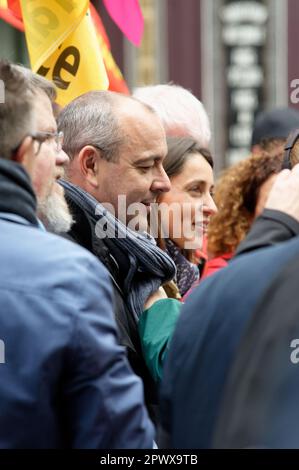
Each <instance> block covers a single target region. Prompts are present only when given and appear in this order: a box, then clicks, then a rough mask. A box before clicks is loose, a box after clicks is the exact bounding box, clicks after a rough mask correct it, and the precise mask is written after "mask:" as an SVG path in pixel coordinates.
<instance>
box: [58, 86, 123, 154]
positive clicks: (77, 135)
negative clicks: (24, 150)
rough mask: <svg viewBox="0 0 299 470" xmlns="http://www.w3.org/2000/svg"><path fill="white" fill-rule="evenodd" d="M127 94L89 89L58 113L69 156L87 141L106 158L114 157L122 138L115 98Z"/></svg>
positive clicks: (65, 147) (76, 152) (59, 125)
mask: <svg viewBox="0 0 299 470" xmlns="http://www.w3.org/2000/svg"><path fill="white" fill-rule="evenodd" d="M120 97H121V98H127V97H125V96H122V95H118V94H117V93H113V92H109V91H90V92H88V93H85V94H84V95H81V96H79V97H78V98H76V99H75V100H73V101H72V102H71V103H69V104H68V105H67V106H66V107H65V108H64V109H63V110H62V111H61V113H60V114H59V116H58V129H59V130H60V131H63V132H64V143H63V149H64V151H65V152H66V153H67V154H68V156H69V157H70V159H71V160H72V159H74V157H75V156H76V155H77V154H78V153H79V152H80V150H81V149H82V148H83V147H85V146H86V145H92V146H93V147H96V148H98V149H99V150H101V152H102V157H103V158H104V159H106V160H108V161H117V160H118V156H119V147H120V145H121V144H122V143H123V142H124V136H123V132H122V128H121V125H120V123H119V120H118V119H117V112H116V111H115V106H117V100H118V99H120Z"/></svg>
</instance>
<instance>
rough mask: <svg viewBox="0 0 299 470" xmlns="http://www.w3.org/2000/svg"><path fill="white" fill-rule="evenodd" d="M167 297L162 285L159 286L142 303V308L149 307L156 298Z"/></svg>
mask: <svg viewBox="0 0 299 470" xmlns="http://www.w3.org/2000/svg"><path fill="white" fill-rule="evenodd" d="M162 299H167V295H166V292H165V290H164V289H163V287H159V289H158V290H157V291H156V292H154V293H153V294H152V295H150V296H149V298H148V299H147V301H146V302H145V304H144V310H147V309H148V308H150V307H151V306H152V305H153V304H154V303H155V302H157V300H162Z"/></svg>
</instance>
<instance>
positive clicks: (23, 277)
mask: <svg viewBox="0 0 299 470" xmlns="http://www.w3.org/2000/svg"><path fill="white" fill-rule="evenodd" d="M28 74H30V72H29V71H28V72H26V71H25V72H24V71H22V70H20V68H19V67H16V66H12V65H10V64H9V63H5V62H3V61H0V80H2V81H3V82H4V85H5V101H4V103H2V104H0V142H1V154H0V259H1V262H0V279H1V285H0V305H1V307H0V310H1V315H0V339H1V345H2V354H1V362H0V403H1V405H0V422H1V426H0V448H1V449H5V448H6V449H17V448H22V449H24V448H31V449H32V448H95V449H99V448H104V449H111V448H151V447H152V444H153V437H154V432H153V426H152V424H151V422H150V420H149V418H148V415H147V412H146V409H145V406H144V399H143V389H142V384H141V381H140V380H139V379H138V378H137V377H136V376H135V375H134V374H133V373H132V371H131V369H130V367H129V365H128V362H127V359H126V355H125V351H124V348H122V347H121V346H119V344H118V340H117V332H116V326H115V321H114V313H113V309H112V287H111V284H110V280H109V277H108V275H107V272H106V270H105V269H104V267H103V266H102V265H101V263H99V262H98V261H97V260H96V259H95V257H94V256H92V255H91V254H90V253H88V252H87V251H86V250H84V249H82V248H81V247H79V246H77V245H76V244H74V243H71V242H70V241H68V240H64V239H63V238H61V237H57V236H56V235H53V234H50V233H47V232H46V231H45V230H41V228H40V226H39V225H40V224H39V222H38V218H37V216H36V205H37V203H36V196H35V193H34V190H35V191H36V194H37V197H38V210H39V213H38V215H39V217H40V218H42V220H43V221H45V222H47V220H48V219H47V217H49V212H47V211H48V210H49V205H48V201H49V199H51V197H52V196H53V195H54V194H55V193H56V192H57V195H58V198H59V201H60V202H62V201H64V198H63V190H62V188H60V186H58V185H57V183H56V180H57V179H58V178H59V177H60V176H61V175H62V173H63V165H64V164H65V163H67V161H68V158H67V156H66V155H65V153H64V152H63V151H62V150H61V141H62V134H61V133H59V134H58V133H57V128H56V123H55V119H54V116H53V112H52V107H51V100H50V96H52V99H53V98H54V97H55V90H54V88H53V87H52V86H51V84H49V83H48V82H47V81H46V80H43V79H39V77H37V76H35V75H34V74H31V75H30V77H29V78H28ZM46 89H47V90H49V91H48V93H46V91H45V90H46ZM30 177H31V179H30ZM31 183H32V184H31ZM33 188H34V190H33ZM64 204H65V203H64ZM63 210H64V208H63Z"/></svg>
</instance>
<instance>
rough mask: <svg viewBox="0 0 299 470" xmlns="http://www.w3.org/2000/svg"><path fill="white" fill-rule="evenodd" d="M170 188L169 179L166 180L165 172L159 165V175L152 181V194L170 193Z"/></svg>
mask: <svg viewBox="0 0 299 470" xmlns="http://www.w3.org/2000/svg"><path fill="white" fill-rule="evenodd" d="M170 187H171V183H170V179H169V178H168V175H167V173H166V171H165V170H164V168H163V166H162V165H161V168H160V169H159V174H158V175H157V176H156V177H155V179H154V180H153V183H152V187H151V189H152V191H153V192H161V193H167V192H168V191H170Z"/></svg>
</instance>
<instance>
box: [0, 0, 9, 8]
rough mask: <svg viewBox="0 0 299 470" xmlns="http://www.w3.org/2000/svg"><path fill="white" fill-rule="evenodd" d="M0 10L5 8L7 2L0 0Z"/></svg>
mask: <svg viewBox="0 0 299 470" xmlns="http://www.w3.org/2000/svg"><path fill="white" fill-rule="evenodd" d="M0 8H7V0H0Z"/></svg>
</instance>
